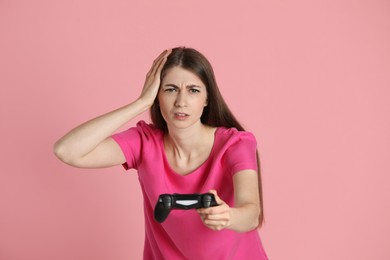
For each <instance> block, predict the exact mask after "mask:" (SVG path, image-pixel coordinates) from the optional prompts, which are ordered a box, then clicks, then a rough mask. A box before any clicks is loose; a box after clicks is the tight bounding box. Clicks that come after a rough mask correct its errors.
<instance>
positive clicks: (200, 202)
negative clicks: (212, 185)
mask: <svg viewBox="0 0 390 260" xmlns="http://www.w3.org/2000/svg"><path fill="white" fill-rule="evenodd" d="M217 205H218V204H217V202H216V201H215V197H214V194H211V193H204V194H198V193H196V194H177V193H175V194H161V195H160V196H159V198H158V201H157V204H156V207H155V208H154V219H155V220H156V221H157V222H160V223H162V222H164V220H165V219H166V218H167V217H168V215H169V213H170V212H171V210H172V209H184V210H187V209H199V208H209V207H214V206H217Z"/></svg>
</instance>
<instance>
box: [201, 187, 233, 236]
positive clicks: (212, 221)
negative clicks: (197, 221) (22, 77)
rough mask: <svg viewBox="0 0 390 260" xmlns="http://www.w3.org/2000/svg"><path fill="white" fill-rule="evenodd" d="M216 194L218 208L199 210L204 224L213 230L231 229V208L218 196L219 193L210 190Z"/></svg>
mask: <svg viewBox="0 0 390 260" xmlns="http://www.w3.org/2000/svg"><path fill="white" fill-rule="evenodd" d="M209 192H210V193H212V194H214V197H215V200H216V202H217V204H218V206H215V207H210V208H201V209H198V213H199V215H200V218H201V220H202V222H203V224H204V225H205V226H206V227H208V228H210V229H212V230H222V229H225V228H227V227H229V225H230V222H231V208H230V207H229V205H228V204H226V202H224V201H223V200H222V199H221V198H220V197H219V196H218V194H217V191H215V190H210V191H209Z"/></svg>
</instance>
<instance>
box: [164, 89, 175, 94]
mask: <svg viewBox="0 0 390 260" xmlns="http://www.w3.org/2000/svg"><path fill="white" fill-rule="evenodd" d="M176 91H177V90H176V88H166V89H164V92H168V93H170V92H176Z"/></svg>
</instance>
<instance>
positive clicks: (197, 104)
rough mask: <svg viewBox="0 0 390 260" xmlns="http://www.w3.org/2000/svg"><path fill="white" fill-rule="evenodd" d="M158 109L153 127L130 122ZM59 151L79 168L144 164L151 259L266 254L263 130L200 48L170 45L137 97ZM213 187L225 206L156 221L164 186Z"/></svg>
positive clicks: (63, 142)
mask: <svg viewBox="0 0 390 260" xmlns="http://www.w3.org/2000/svg"><path fill="white" fill-rule="evenodd" d="M149 108H150V111H151V119H152V122H153V124H147V123H145V122H144V121H140V122H139V123H138V124H137V125H136V126H135V127H132V128H130V129H128V130H127V131H124V132H121V133H116V134H114V132H115V131H117V130H118V128H120V127H121V126H122V125H124V124H125V123H127V122H129V121H130V120H132V119H133V118H134V117H136V116H137V115H139V114H141V113H143V112H145V111H146V110H148V109H149ZM54 151H55V154H56V155H57V157H58V158H60V159H61V160H62V161H64V162H65V163H68V164H70V165H72V166H76V167H85V168H100V167H108V166H114V165H120V164H122V165H123V166H124V167H125V169H130V168H134V169H137V171H138V176H139V181H140V184H141V188H142V192H143V196H144V213H145V228H146V233H145V248H144V259H267V257H266V254H265V252H264V250H263V247H262V245H261V242H260V238H259V235H258V232H257V228H258V227H259V226H260V225H261V222H262V219H263V213H262V212H263V211H262V198H261V181H260V174H259V173H260V169H258V168H259V167H258V165H259V164H258V157H257V155H256V140H255V137H254V136H253V135H252V134H251V133H249V132H246V131H244V129H243V128H242V127H241V125H240V124H239V123H238V122H237V120H236V119H235V118H234V116H233V115H232V113H231V112H230V111H229V109H228V107H227V105H226V104H225V102H224V101H223V98H222V96H221V94H220V92H219V90H218V87H217V84H216V81H215V77H214V73H213V70H212V67H211V65H210V63H209V62H208V61H207V59H206V58H205V57H204V56H203V55H202V54H201V53H199V52H198V51H196V50H194V49H191V48H184V47H180V48H174V49H171V50H166V51H164V52H163V53H162V54H161V55H160V56H159V57H158V58H157V59H156V60H155V61H154V63H153V65H152V67H151V69H150V71H149V72H148V74H147V76H146V80H145V84H144V87H143V90H142V92H141V95H140V96H139V98H138V99H136V100H135V101H134V102H132V103H130V104H128V105H125V106H123V107H121V108H119V109H117V110H115V111H112V112H110V113H107V114H105V115H102V116H100V117H97V118H95V119H92V120H90V121H88V122H86V123H84V124H82V125H80V126H78V127H76V128H75V129H73V130H72V131H70V132H69V133H68V134H66V135H65V136H64V137H62V138H61V139H60V140H58V141H57V143H56V144H55V149H54ZM206 192H210V193H213V194H214V196H215V198H216V202H217V204H218V206H215V207H210V208H203V209H198V210H197V211H195V210H173V211H172V212H171V213H170V214H169V216H168V218H167V219H166V220H165V222H164V223H158V222H157V221H155V220H154V218H153V210H154V206H155V204H156V202H157V199H158V197H159V195H160V194H164V193H169V194H172V193H187V194H188V193H206Z"/></svg>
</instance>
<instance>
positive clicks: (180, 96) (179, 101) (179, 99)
mask: <svg viewBox="0 0 390 260" xmlns="http://www.w3.org/2000/svg"><path fill="white" fill-rule="evenodd" d="M186 105H187V101H186V95H185V92H184V91H179V92H178V93H177V96H176V100H175V106H177V107H185V106H186Z"/></svg>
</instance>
